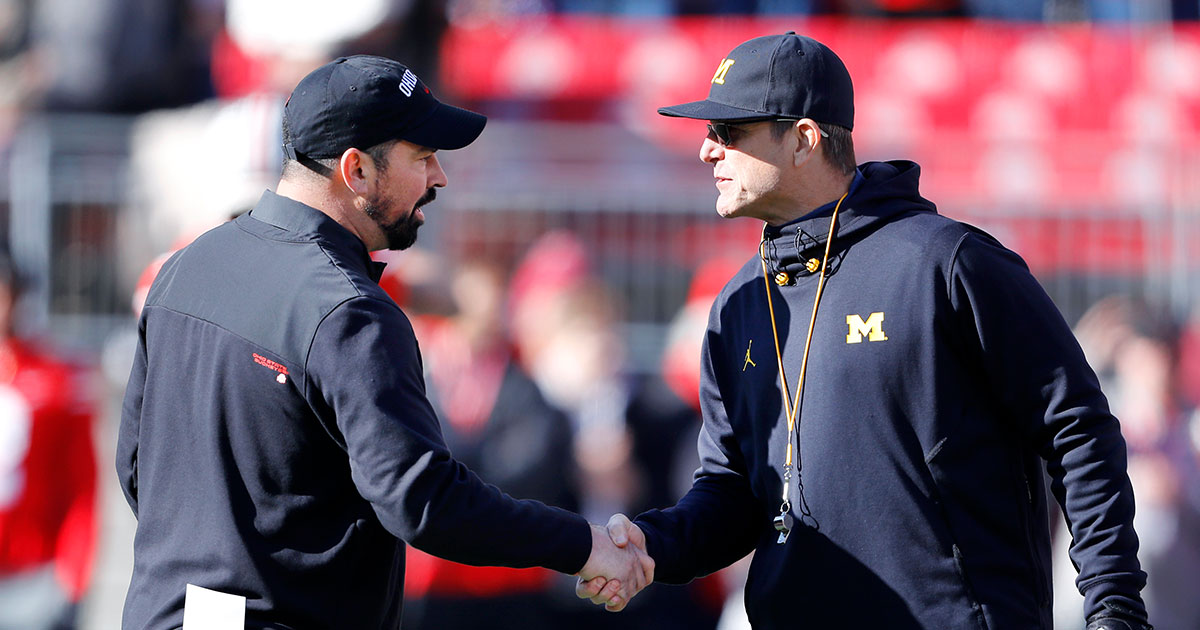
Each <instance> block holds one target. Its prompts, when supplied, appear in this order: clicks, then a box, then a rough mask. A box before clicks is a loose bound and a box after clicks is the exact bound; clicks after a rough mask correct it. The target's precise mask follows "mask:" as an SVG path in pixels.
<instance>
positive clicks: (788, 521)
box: [758, 192, 850, 545]
mask: <svg viewBox="0 0 1200 630" xmlns="http://www.w3.org/2000/svg"><path fill="white" fill-rule="evenodd" d="M849 194H850V193H849V192H847V193H846V194H844V195H842V198H841V199H838V202H837V205H835V206H834V207H833V215H832V216H830V217H829V237H828V238H827V239H826V240H825V255H824V256H823V257H822V259H821V276H820V278H818V280H817V295H816V298H815V299H814V300H813V308H812V316H810V317H809V320H808V336H807V337H806V338H805V340H804V355H803V357H802V359H801V361H800V377H799V378H798V379H797V382H796V398H795V402H793V401H792V396H791V392H790V391H789V390H788V384H787V375H786V374H784V371H783V353H782V352H781V351H780V349H779V330H778V328H777V327H776V326H775V304H774V303H773V302H772V299H771V280H770V278H769V274H768V273H767V255H766V243H767V226H766V224H764V225H763V239H762V241H761V242H760V243H759V245H758V256H759V260H760V261H761V262H762V270H763V284H764V286H765V287H766V290H767V309H768V311H769V312H770V314H771V335H772V336H773V337H774V338H775V360H776V362H777V363H778V365H779V383H780V385H781V386H782V388H783V391H782V393H783V412H784V414H785V415H786V417H787V428H788V443H787V454H786V456H785V458H784V463H783V503H782V504H781V505H780V506H779V516H776V517H775V529H776V530H778V531H779V539H778V540H777V541H776V542H777V543H779V544H781V545H782V544H783V543H785V542H787V537H788V534H789V533H791V529H792V522H793V521H792V515H791V511H792V502H791V500H790V499H789V496H790V495H789V493H790V491H791V486H792V483H791V481H792V453H793V452H794V451H795V450H798V449H799V445H795V446H793V439H796V440H798V436H797V435H796V418H797V412H798V411H799V409H800V403H801V401H802V399H803V396H804V374H805V372H806V371H807V370H808V350H809V348H810V347H811V346H812V338H813V329H814V328H815V327H816V324H817V307H818V306H820V305H821V293H822V292H823V291H824V289H825V269H826V268H827V267H828V265H829V252H830V250H831V249H832V248H833V236H834V233H835V232H836V227H837V216H838V210H839V209H841V207H842V202H843V201H845V200H846V196H847V195H849ZM803 500H804V499H803V497H801V501H802V502H803Z"/></svg>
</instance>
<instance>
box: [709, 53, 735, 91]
mask: <svg viewBox="0 0 1200 630" xmlns="http://www.w3.org/2000/svg"><path fill="white" fill-rule="evenodd" d="M732 65H733V60H732V59H722V60H721V65H719V66H717V73H716V74H714V75H713V80H712V82H713V83H716V84H717V85H725V73H726V72H729V66H732Z"/></svg>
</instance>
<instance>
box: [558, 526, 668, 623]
mask: <svg viewBox="0 0 1200 630" xmlns="http://www.w3.org/2000/svg"><path fill="white" fill-rule="evenodd" d="M591 527H592V553H591V555H590V556H589V557H588V561H587V563H586V564H584V565H583V569H582V570H580V572H579V581H578V583H577V584H576V586H575V594H576V595H577V596H579V597H580V598H581V599H588V600H591V602H592V603H594V604H604V607H605V609H606V610H609V611H612V612H617V611H619V610H622V609H624V608H625V606H626V605H628V604H629V600H630V599H632V598H633V596H634V595H637V594H638V592H640V591H641V590H642V589H643V588H645V587H646V586H648V585H649V584H650V583H651V582H653V581H654V560H653V559H651V558H650V556H649V555H648V554H647V553H646V537H645V535H644V534H643V533H642V530H641V529H640V528H638V526H637V525H634V524H633V523H632V522H630V520H629V519H628V518H626V517H625V515H624V514H616V515H614V516H613V517H612V518H611V519H609V521H608V526H607V528H602V527H600V526H599V525H592V526H591ZM630 542H633V545H632V546H630V545H629V543H630Z"/></svg>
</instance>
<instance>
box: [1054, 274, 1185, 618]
mask: <svg viewBox="0 0 1200 630" xmlns="http://www.w3.org/2000/svg"><path fill="white" fill-rule="evenodd" d="M1077 332H1078V336H1079V340H1080V343H1081V344H1082V345H1083V347H1084V349H1085V351H1086V352H1087V354H1088V360H1089V362H1090V363H1091V364H1092V366H1093V368H1095V369H1096V371H1097V373H1098V374H1099V375H1100V376H1101V378H1102V379H1103V381H1104V382H1105V383H1104V386H1103V387H1104V390H1105V391H1106V392H1108V395H1109V403H1110V405H1111V407H1112V411H1113V413H1114V415H1116V416H1117V418H1118V419H1119V420H1120V421H1121V432H1122V434H1123V435H1124V436H1125V440H1126V443H1127V445H1128V449H1129V478H1130V481H1131V482H1132V483H1133V490H1134V495H1135V496H1136V497H1137V514H1136V516H1135V517H1134V523H1135V527H1136V528H1137V531H1138V533H1139V537H1138V538H1139V540H1140V542H1141V548H1140V550H1139V551H1138V559H1139V561H1140V562H1141V564H1142V567H1143V568H1144V569H1145V571H1146V573H1147V575H1148V576H1149V578H1148V580H1147V582H1146V588H1145V589H1144V590H1143V591H1142V596H1143V597H1144V598H1145V600H1146V607H1147V609H1148V610H1150V611H1152V612H1151V614H1152V615H1153V619H1154V624H1155V626H1157V627H1159V628H1164V629H1166V628H1200V600H1197V598H1196V596H1195V595H1196V591H1195V588H1196V587H1195V585H1196V584H1197V583H1198V582H1200V502H1197V501H1196V493H1195V492H1192V491H1191V490H1189V488H1194V487H1195V485H1196V483H1197V480H1200V459H1198V457H1197V456H1198V455H1200V451H1197V450H1196V448H1195V445H1194V444H1193V442H1192V440H1191V439H1190V438H1189V423H1191V422H1194V417H1195V410H1194V409H1193V408H1191V407H1190V406H1189V405H1188V403H1187V401H1186V400H1185V399H1184V398H1183V397H1182V396H1180V395H1179V392H1178V389H1177V386H1176V384H1177V383H1178V379H1177V375H1176V366H1177V362H1176V348H1175V343H1176V341H1177V338H1178V335H1177V333H1176V332H1175V329H1174V327H1173V326H1172V324H1171V322H1170V321H1169V319H1168V318H1166V317H1164V316H1159V315H1157V314H1155V313H1154V311H1153V310H1152V309H1150V308H1149V307H1148V306H1147V305H1145V304H1143V303H1140V302H1137V301H1133V300H1130V299H1128V298H1124V297H1110V298H1106V299H1104V300H1101V301H1099V302H1097V303H1096V304H1095V305H1094V306H1093V307H1092V308H1091V309H1089V310H1088V312H1087V313H1085V314H1084V316H1083V317H1082V318H1081V319H1080V322H1079V325H1078V326H1077ZM1069 538H1070V535H1069V534H1068V533H1067V532H1066V531H1065V527H1063V526H1062V524H1060V527H1059V532H1058V536H1057V538H1056V541H1055V547H1056V553H1057V555H1056V557H1055V561H1056V562H1055V582H1056V584H1055V586H1054V593H1055V606H1054V614H1055V623H1056V626H1057V627H1060V628H1071V627H1077V626H1082V625H1083V621H1082V620H1083V612H1082V599H1081V598H1080V597H1079V595H1078V591H1077V590H1076V589H1075V588H1074V586H1073V584H1072V581H1073V580H1074V578H1075V571H1074V570H1073V567H1072V565H1071V564H1070V562H1069V561H1068V558H1067V557H1066V546H1067V543H1068V542H1069Z"/></svg>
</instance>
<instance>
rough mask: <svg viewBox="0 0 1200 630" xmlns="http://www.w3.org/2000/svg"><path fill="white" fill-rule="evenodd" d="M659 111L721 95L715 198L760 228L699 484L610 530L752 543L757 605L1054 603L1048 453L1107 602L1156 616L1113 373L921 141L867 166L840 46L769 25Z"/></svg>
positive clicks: (856, 617) (716, 108)
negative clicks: (1101, 373) (970, 209)
mask: <svg viewBox="0 0 1200 630" xmlns="http://www.w3.org/2000/svg"><path fill="white" fill-rule="evenodd" d="M659 113H661V114H664V115H667V116H681V117H686V118H695V119H701V120H708V121H709V125H708V132H709V133H708V137H707V138H705V140H704V142H703V145H702V146H701V149H700V159H701V160H703V161H704V162H705V163H707V164H710V165H712V167H713V176H714V179H715V183H716V187H717V191H718V193H719V196H718V199H717V204H716V205H717V212H718V213H720V214H721V215H722V216H726V217H737V216H745V217H752V218H755V219H759V220H761V221H763V222H764V226H763V237H762V243H761V246H760V249H759V252H758V253H757V255H755V256H753V257H752V258H751V259H750V260H749V261H748V262H747V263H746V265H745V266H743V268H742V269H741V270H740V271H739V272H738V273H737V275H735V276H734V278H733V279H732V280H730V281H729V283H728V284H727V285H726V286H725V288H724V290H723V291H722V293H721V294H720V296H719V297H718V298H717V299H716V301H715V303H714V305H713V308H712V312H711V315H710V319H709V328H708V332H707V335H706V337H705V342H704V351H703V357H702V366H703V367H702V369H703V377H702V384H701V403H702V406H703V412H704V427H703V430H702V432H701V435H700V441H699V449H700V455H701V460H702V462H703V463H702V467H701V469H700V470H699V471H698V472H697V474H696V477H695V482H694V485H693V487H692V489H691V491H690V492H688V494H687V495H686V496H684V497H683V498H682V499H681V500H680V501H679V503H678V504H677V505H676V506H675V507H673V508H669V509H666V510H661V511H660V510H655V511H651V512H647V513H644V514H642V515H640V516H638V517H637V519H635V523H636V525H635V524H633V523H630V522H629V520H628V519H626V518H625V517H623V516H621V515H617V516H614V517H613V519H612V520H610V522H609V530H610V533H611V534H612V535H613V538H614V541H615V542H617V543H618V544H626V541H629V540H632V541H634V542H635V543H637V544H638V545H639V546H640V545H644V546H645V547H646V548H647V549H648V551H649V553H650V555H651V557H653V558H654V560H655V562H656V575H657V577H658V579H659V580H661V581H664V582H672V583H678V582H686V581H688V580H690V579H692V578H694V577H696V576H698V575H704V574H706V573H709V572H712V571H715V570H716V569H719V568H721V567H723V566H725V565H727V564H729V563H731V562H733V561H734V560H737V559H738V558H740V557H742V556H744V555H745V554H747V553H748V552H750V551H754V552H755V555H754V560H753V564H752V565H751V568H750V573H749V578H748V581H747V584H746V609H747V612H748V614H749V617H750V620H751V623H752V625H753V626H754V627H755V628H799V627H805V628H809V627H811V628H937V629H943V628H1003V629H1008V628H1044V629H1049V628H1051V626H1052V621H1051V609H1050V607H1051V597H1050V536H1049V528H1048V521H1047V513H1046V499H1045V496H1044V495H1045V492H1044V485H1043V472H1042V470H1043V466H1044V468H1045V470H1046V472H1047V473H1048V476H1049V479H1050V489H1051V490H1052V492H1053V494H1054V496H1055V498H1056V499H1057V500H1058V502H1059V504H1060V505H1061V506H1062V508H1063V511H1064V513H1065V514H1066V518H1067V521H1068V523H1069V524H1070V527H1071V534H1072V537H1073V539H1074V544H1073V545H1072V553H1071V557H1072V560H1073V562H1074V563H1075V565H1076V566H1077V568H1078V569H1079V573H1080V575H1079V580H1078V582H1077V584H1078V587H1079V589H1080V591H1081V592H1082V593H1083V594H1084V596H1085V598H1086V602H1087V604H1086V607H1087V608H1086V610H1087V617H1088V628H1089V629H1101V628H1107V629H1121V630H1133V629H1145V628H1149V625H1148V624H1147V621H1146V610H1145V606H1144V604H1143V602H1142V599H1141V596H1140V590H1141V588H1142V587H1143V586H1144V585H1145V580H1146V576H1145V573H1143V572H1142V571H1141V569H1140V567H1139V564H1138V560H1137V549H1138V541H1137V536H1136V534H1135V533H1134V531H1133V526H1132V521H1133V496H1132V493H1131V490H1130V484H1129V480H1128V477H1127V476H1126V471H1125V467H1126V461H1125V443H1124V441H1123V439H1122V437H1121V433H1120V428H1119V426H1118V423H1117V420H1116V418H1114V417H1113V416H1112V415H1111V414H1110V413H1109V411H1108V405H1107V402H1106V401H1105V398H1104V395H1103V394H1102V393H1101V392H1100V388H1099V385H1098V383H1097V379H1096V376H1095V374H1093V372H1092V371H1091V369H1090V368H1089V367H1088V365H1087V363H1086V362H1085V360H1084V357H1083V353H1082V352H1081V351H1080V348H1079V345H1078V343H1077V342H1076V341H1075V338H1074V336H1073V335H1072V333H1071V331H1070V329H1069V328H1068V326H1067V324H1066V323H1065V322H1064V321H1063V318H1062V316H1061V315H1060V314H1059V313H1058V311H1057V309H1056V308H1055V306H1054V304H1053V303H1052V302H1051V301H1050V299H1049V298H1048V297H1047V295H1046V294H1045V292H1044V291H1043V290H1042V288H1041V287H1040V286H1039V285H1038V283H1037V281H1036V280H1034V278H1033V276H1032V275H1031V274H1030V273H1029V270H1028V268H1027V267H1026V266H1025V263H1024V262H1023V261H1022V260H1021V258H1020V257H1019V256H1017V255H1016V254H1014V253H1013V252H1011V251H1009V250H1007V249H1005V248H1004V247H1003V246H1002V245H1001V244H1000V243H999V242H997V241H996V240H995V239H994V238H992V237H991V236H989V235H987V234H985V233H984V232H982V231H980V230H977V229H975V228H973V227H971V226H968V225H964V224H962V223H958V222H956V221H952V220H950V219H947V218H945V217H942V216H940V215H938V214H937V212H936V210H935V208H934V205H933V203H931V202H929V201H928V200H926V199H924V198H923V197H921V195H920V193H919V191H918V176H919V173H920V169H919V167H918V166H917V165H916V164H914V163H912V162H905V161H895V162H887V163H879V162H868V163H865V164H862V165H857V166H856V164H855V160H854V148H853V143H852V142H851V136H850V130H851V129H852V128H853V125H854V95H853V87H852V85H851V81H850V75H849V73H848V72H847V70H846V67H845V66H844V65H843V64H842V61H841V60H840V59H839V58H838V57H837V55H835V54H834V53H833V52H832V51H831V50H830V49H829V48H827V47H825V46H824V45H822V44H821V43H819V42H817V41H814V40H812V39H810V38H807V37H803V36H799V35H796V34H795V33H791V32H789V33H786V34H784V35H775V36H769V37H759V38H756V39H752V40H749V41H747V42H745V43H743V44H741V45H739V46H738V47H737V48H735V49H734V50H733V51H732V52H731V53H729V55H728V56H727V57H726V58H725V59H722V60H721V62H720V63H719V64H718V67H717V70H716V73H715V75H714V76H713V79H712V84H711V87H710V91H709V96H708V98H707V99H706V100H703V101H698V102H693V103H687V104H684V105H678V106H675V107H665V108H663V109H660V110H659ZM598 586H599V582H598V581H597V582H596V583H591V584H589V583H586V582H583V581H582V580H581V582H580V586H579V588H578V592H579V594H580V596H582V597H591V598H592V599H593V601H596V602H598V603H599V602H603V601H606V600H605V598H604V596H603V595H600V596H596V595H594V593H595V592H596V590H598Z"/></svg>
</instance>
